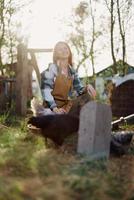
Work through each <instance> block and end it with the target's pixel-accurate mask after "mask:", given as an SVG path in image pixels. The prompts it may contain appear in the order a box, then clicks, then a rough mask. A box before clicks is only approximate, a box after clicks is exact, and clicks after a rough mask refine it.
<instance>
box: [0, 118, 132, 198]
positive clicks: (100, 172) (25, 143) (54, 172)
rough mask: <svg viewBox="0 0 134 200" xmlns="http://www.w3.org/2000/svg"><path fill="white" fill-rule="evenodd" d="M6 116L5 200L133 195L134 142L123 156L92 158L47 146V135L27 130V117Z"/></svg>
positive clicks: (1, 134)
mask: <svg viewBox="0 0 134 200" xmlns="http://www.w3.org/2000/svg"><path fill="white" fill-rule="evenodd" d="M4 117H5V116H4ZM4 117H3V116H2V117H1V118H0V122H1V123H3V124H5V126H7V128H4V127H3V128H1V129H0V200H44V199H45V200H51V199H55V200H66V199H67V200H74V199H78V200H79V199H80V200H81V199H84V200H89V199H91V200H98V199H107V200H109V199H124V200H125V199H130V200H132V199H134V191H133V188H134V187H133V186H134V182H133V180H134V174H132V173H134V170H133V169H134V159H133V152H134V151H133V149H134V148H133V146H132V147H131V152H130V154H129V155H127V156H124V157H123V158H110V159H109V160H108V161H106V160H96V161H91V160H89V159H88V157H84V156H79V155H77V154H74V152H73V153H71V152H70V151H62V149H55V148H54V147H52V146H51V145H49V148H48V147H45V143H44V139H43V138H41V137H33V136H31V133H29V132H28V130H27V127H26V121H27V119H23V118H21V119H19V120H18V119H17V118H15V117H14V118H12V119H9V118H6V117H5V118H4ZM7 119H8V120H7ZM9 122H10V123H9ZM65 147H66V148H67V146H65ZM130 173H131V174H130Z"/></svg>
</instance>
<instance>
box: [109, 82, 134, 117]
mask: <svg viewBox="0 0 134 200" xmlns="http://www.w3.org/2000/svg"><path fill="white" fill-rule="evenodd" d="M110 101H111V107H112V113H113V116H116V117H121V116H123V117H125V116H127V115H130V114H134V80H127V81H126V82H124V83H122V84H120V85H119V86H117V87H114V89H113V91H112V95H111V99H110Z"/></svg>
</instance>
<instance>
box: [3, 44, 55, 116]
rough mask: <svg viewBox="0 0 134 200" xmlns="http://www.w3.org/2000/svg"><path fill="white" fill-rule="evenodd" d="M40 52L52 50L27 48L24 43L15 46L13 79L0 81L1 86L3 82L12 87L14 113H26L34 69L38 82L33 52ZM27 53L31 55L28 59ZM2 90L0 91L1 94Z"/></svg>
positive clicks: (37, 69) (38, 76) (50, 50)
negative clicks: (15, 63) (15, 56)
mask: <svg viewBox="0 0 134 200" xmlns="http://www.w3.org/2000/svg"><path fill="white" fill-rule="evenodd" d="M41 52H43V53H45V52H52V49H28V48H27V47H26V46H25V45H24V44H19V45H18V47H17V65H16V69H15V71H16V75H15V79H12V80H9V79H6V78H5V79H1V82H0V85H1V86H3V84H5V83H6V84H8V85H10V86H9V87H14V90H15V105H16V113H17V114H18V115H21V116H25V115H26V113H27V102H28V100H29V99H30V98H31V96H32V72H33V70H35V72H36V75H37V78H38V81H39V83H40V71H39V68H38V64H37V61H36V56H35V53H41ZM28 54H30V57H31V58H30V60H29V59H28ZM13 85H14V86H13ZM5 88H6V87H5ZM5 88H4V92H5ZM1 89H2V88H1ZM4 92H2V93H1V94H2V96H3V94H4ZM10 92H11V91H10ZM4 97H5V95H4ZM4 97H3V98H4ZM0 98H1V97H0ZM1 99H2V98H1Z"/></svg>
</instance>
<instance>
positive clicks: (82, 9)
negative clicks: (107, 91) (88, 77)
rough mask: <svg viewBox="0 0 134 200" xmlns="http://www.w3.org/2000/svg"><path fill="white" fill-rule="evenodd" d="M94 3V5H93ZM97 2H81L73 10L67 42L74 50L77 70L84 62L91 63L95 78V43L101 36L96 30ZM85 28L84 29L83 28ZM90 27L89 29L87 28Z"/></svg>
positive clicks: (91, 0)
mask: <svg viewBox="0 0 134 200" xmlns="http://www.w3.org/2000/svg"><path fill="white" fill-rule="evenodd" d="M93 2H94V3H93ZM95 3H97V1H93V0H89V2H86V1H82V2H80V3H79V4H78V6H77V7H76V8H75V10H74V15H73V21H72V22H71V23H70V26H71V28H72V30H73V31H72V33H71V34H70V35H69V39H68V41H69V42H70V43H71V45H72V46H73V47H74V49H75V50H76V56H77V68H76V70H77V71H78V70H79V68H80V67H81V66H82V65H83V66H84V65H86V61H89V62H90V61H91V62H90V63H91V66H92V71H93V76H95V66H94V60H95V53H96V49H95V41H96V40H97V39H98V37H99V36H100V35H101V31H100V29H99V30H96V26H95V23H96V22H95V20H96V16H95V15H96V8H95V7H96V5H95ZM85 27H86V28H85ZM89 27H90V28H89Z"/></svg>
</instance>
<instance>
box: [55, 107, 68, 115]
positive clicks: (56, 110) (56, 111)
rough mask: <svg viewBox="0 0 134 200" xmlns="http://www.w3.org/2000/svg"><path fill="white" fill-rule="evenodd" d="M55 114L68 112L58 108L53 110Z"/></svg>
mask: <svg viewBox="0 0 134 200" xmlns="http://www.w3.org/2000/svg"><path fill="white" fill-rule="evenodd" d="M53 112H54V113H57V114H65V113H66V111H65V110H64V109H63V108H57V107H55V108H53Z"/></svg>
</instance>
